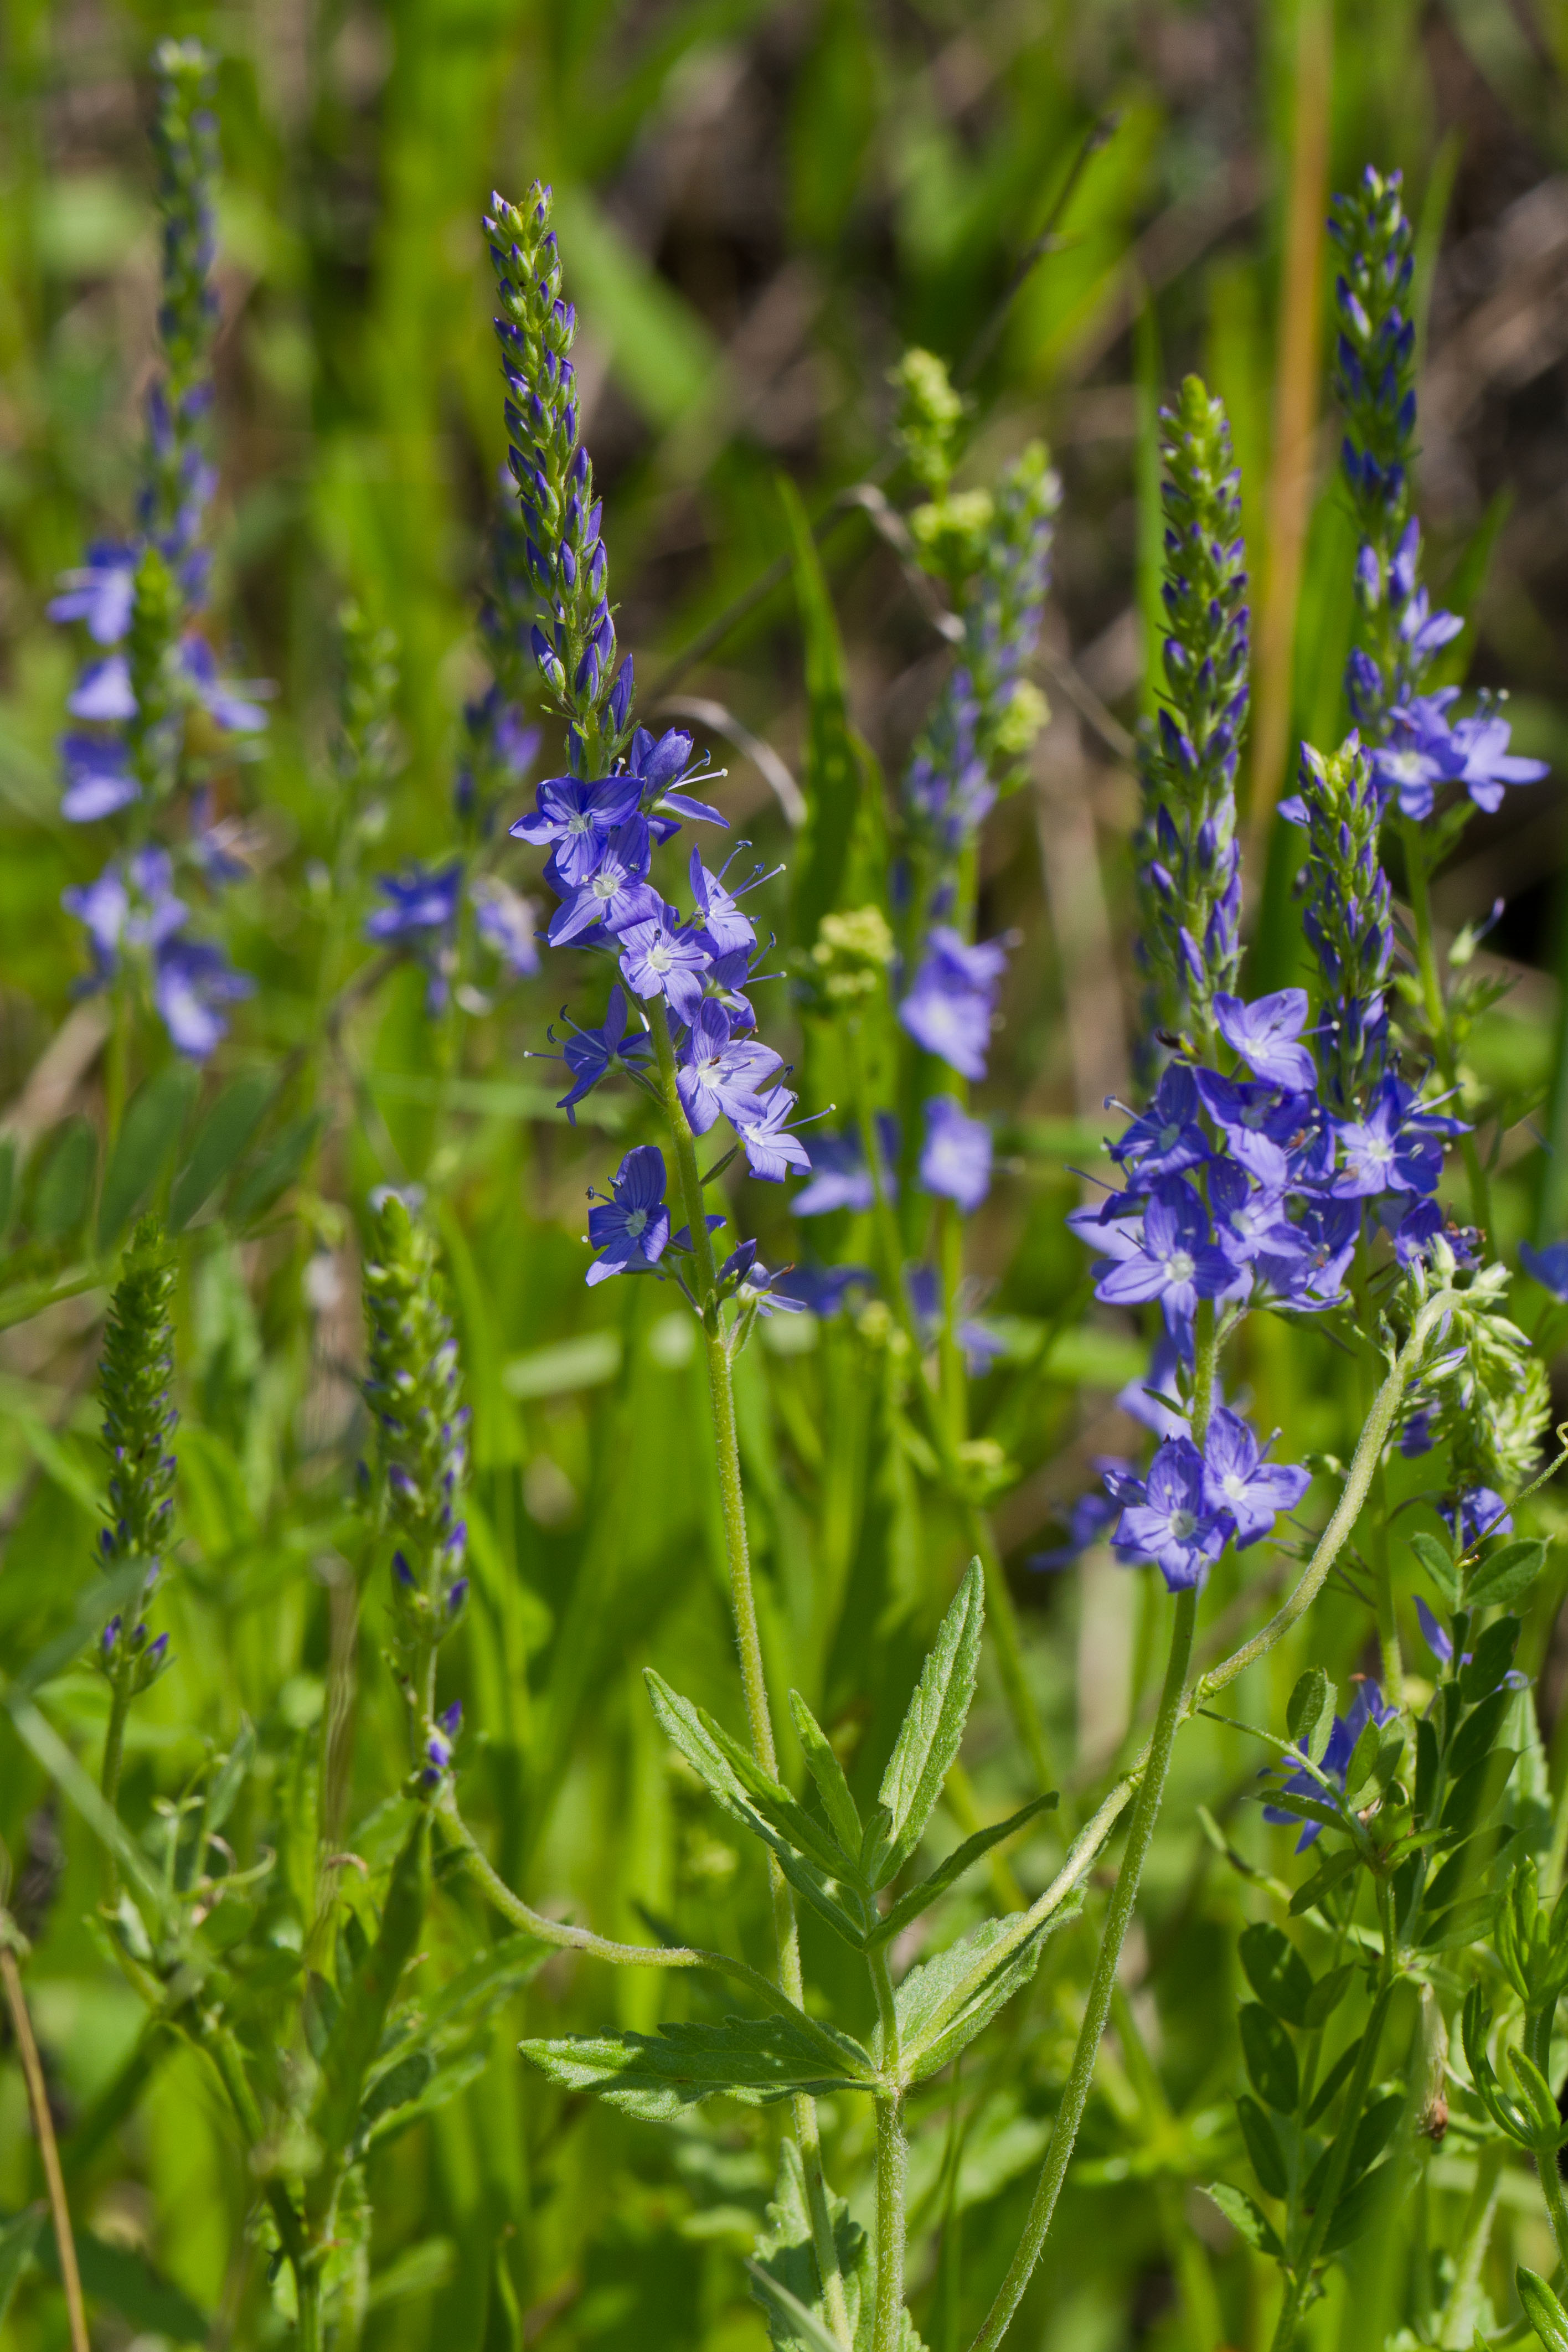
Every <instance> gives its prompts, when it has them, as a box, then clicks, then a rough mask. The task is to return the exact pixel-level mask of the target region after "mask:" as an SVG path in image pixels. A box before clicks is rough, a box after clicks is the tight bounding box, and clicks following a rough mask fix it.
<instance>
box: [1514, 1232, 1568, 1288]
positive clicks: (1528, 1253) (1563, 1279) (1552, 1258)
mask: <svg viewBox="0 0 1568 2352" xmlns="http://www.w3.org/2000/svg"><path fill="white" fill-rule="evenodd" d="M1519 1262H1520V1264H1521V1266H1523V1268H1524V1270H1525V1272H1526V1274H1528V1275H1529V1276H1531V1280H1532V1281H1535V1282H1538V1283H1539V1284H1540V1285H1541V1287H1542V1290H1549V1291H1550V1292H1551V1293H1552V1297H1553V1298H1559V1299H1565V1298H1568V1242H1549V1243H1548V1244H1547V1245H1546V1247H1545V1248H1544V1249H1540V1250H1538V1249H1534V1248H1532V1247H1531V1244H1530V1243H1529V1242H1521V1244H1520V1245H1519Z"/></svg>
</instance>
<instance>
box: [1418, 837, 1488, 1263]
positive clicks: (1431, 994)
mask: <svg viewBox="0 0 1568 2352" xmlns="http://www.w3.org/2000/svg"><path fill="white" fill-rule="evenodd" d="M1401 831H1402V833H1403V835H1404V840H1405V873H1406V877H1407V879H1408V881H1409V884H1410V911H1411V913H1412V915H1413V916H1414V917H1415V961H1416V966H1417V969H1418V971H1419V972H1420V975H1421V997H1422V1007H1423V1010H1424V1012H1425V1013H1426V1026H1427V1028H1428V1030H1429V1031H1430V1032H1431V1036H1432V1049H1433V1052H1434V1053H1435V1054H1436V1057H1437V1067H1438V1068H1439V1070H1441V1072H1442V1074H1443V1083H1444V1085H1445V1086H1447V1087H1449V1088H1453V1087H1457V1086H1458V1082H1459V1057H1458V1047H1457V1046H1456V1045H1455V1042H1454V1029H1453V1024H1452V1022H1451V1021H1450V1019H1449V1017H1448V1005H1447V999H1446V998H1445V996H1444V994H1443V982H1442V976H1441V974H1440V973H1439V971H1438V970H1437V950H1436V941H1435V940H1434V939H1433V937H1432V892H1431V887H1430V883H1431V877H1430V874H1429V872H1428V869H1427V865H1426V842H1425V840H1424V838H1423V836H1422V833H1421V827H1420V825H1419V824H1417V823H1416V821H1415V818H1414V817H1405V818H1403V819H1402V820H1401ZM1459 1150H1460V1154H1461V1156H1462V1157H1463V1160H1464V1162H1465V1173H1466V1175H1467V1176H1468V1179H1469V1184H1470V1215H1471V1216H1472V1218H1473V1219H1474V1220H1475V1222H1476V1223H1477V1224H1478V1225H1479V1227H1480V1229H1481V1232H1482V1233H1483V1234H1485V1235H1486V1236H1487V1237H1488V1239H1489V1238H1490V1235H1491V1230H1492V1203H1491V1186H1490V1183H1489V1181H1488V1178H1487V1171H1486V1170H1485V1168H1484V1167H1483V1166H1482V1165H1481V1155H1480V1153H1479V1150H1477V1148H1476V1139H1475V1136H1474V1134H1473V1133H1472V1132H1471V1131H1470V1130H1469V1129H1466V1130H1465V1132H1464V1134H1463V1135H1461V1137H1460V1138H1459Z"/></svg>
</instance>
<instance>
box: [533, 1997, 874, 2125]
mask: <svg viewBox="0 0 1568 2352" xmlns="http://www.w3.org/2000/svg"><path fill="white" fill-rule="evenodd" d="M519 2046H520V2048H521V2052H522V2054H523V2056H524V2057H525V2058H526V2059H528V2060H529V2061H530V2063H531V2064H533V2065H535V2066H537V2067H538V2068H539V2069H540V2072H541V2073H542V2074H547V2075H548V2076H549V2078H550V2080H551V2081H552V2082H553V2083H559V2084H562V2085H563V2087H564V2088H565V2089H567V2090H570V2091H589V2092H592V2093H593V2094H594V2095H595V2097H596V2098H601V2099H604V2100H606V2101H607V2102H608V2104H609V2105H611V2106H613V2107H619V2108H621V2109H623V2110H624V2112H625V2113H626V2114H627V2115H633V2116H643V2117H644V2118H645V2119H648V2120H652V2121H654V2122H660V2123H668V2122H669V2121H670V2120H671V2118H672V2117H674V2116H679V2115H681V2114H683V2113H684V2112H685V2110H686V2109H687V2108H688V2107H690V2106H693V2105H696V2104H697V2102H698V2101H699V2100H700V2099H708V2098H712V2097H713V2096H715V2095H717V2094H718V2093H721V2092H722V2093H723V2094H724V2095H726V2096H728V2097H731V2098H735V2099H740V2100H742V2101H743V2102H744V2103H745V2104H746V2105H749V2106H763V2105H767V2104H768V2103H769V2102H770V2101H772V2100H774V2099H784V2098H787V2097H788V2096H789V2095H790V2094H791V2092H792V2091H808V2092H810V2093H811V2094H812V2095H814V2096H817V2097H826V2095H828V2094H829V2093H831V2092H834V2091H846V2090H856V2089H860V2090H869V2089H870V2088H871V2087H872V2084H873V2083H874V2081H875V2079H876V2070H875V2069H874V2067H873V2066H872V2063H871V2060H870V2057H869V2055H868V2053H867V2052H866V2051H864V2050H862V2049H861V2048H860V2045H859V2044H858V2042H852V2041H851V2040H850V2039H849V2037H848V2035H847V2034H842V2033H837V2032H832V2031H831V2030H830V2029H829V2028H828V2027H826V2026H823V2025H817V2024H816V2022H815V2021H813V2020H808V2019H806V2018H805V2017H802V2018H801V2019H800V2020H799V2021H795V2020H794V2019H792V2018H788V2017H778V2016H774V2017H758V2018H746V2017H727V2018H726V2019H725V2020H724V2021H723V2023H722V2024H721V2025H698V2024H671V2025H663V2026H661V2027H660V2028H659V2030H658V2032H657V2033H655V2034H648V2033H617V2034H605V2035H601V2036H595V2035H592V2034H572V2035H569V2036H567V2037H565V2038H564V2039H563V2040H560V2041H555V2042H522V2043H521V2044H520V2045H519Z"/></svg>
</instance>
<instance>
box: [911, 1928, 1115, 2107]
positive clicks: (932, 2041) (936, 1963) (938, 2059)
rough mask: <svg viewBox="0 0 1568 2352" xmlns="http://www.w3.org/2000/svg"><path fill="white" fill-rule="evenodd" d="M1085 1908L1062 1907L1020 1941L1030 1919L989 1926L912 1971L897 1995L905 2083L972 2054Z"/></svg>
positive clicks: (921, 2079) (917, 2079)
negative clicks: (1048, 1944) (1049, 1945)
mask: <svg viewBox="0 0 1568 2352" xmlns="http://www.w3.org/2000/svg"><path fill="white" fill-rule="evenodd" d="M1079 1907H1080V1906H1079V1903H1077V1902H1075V1903H1073V1904H1071V1905H1070V1906H1069V1905H1066V1904H1064V1905H1063V1906H1062V1908H1061V1909H1060V1910H1059V1911H1057V1912H1054V1913H1053V1914H1052V1915H1051V1916H1050V1917H1049V1918H1048V1919H1046V1920H1043V1921H1042V1922H1041V1924H1040V1926H1039V1927H1037V1928H1036V1929H1035V1930H1034V1931H1033V1932H1032V1933H1030V1934H1029V1935H1027V1936H1026V1937H1022V1938H1019V1937H1018V1935H1017V1931H1018V1929H1019V1928H1020V1927H1021V1926H1022V1924H1023V1922H1024V1920H1025V1918H1026V1916H1027V1915H1026V1913H1024V1912H1016V1913H1015V1914H1014V1915H1013V1916H1012V1917H1010V1918H1005V1919H983V1920H982V1921H981V1923H980V1925H979V1927H973V1928H971V1930H970V1932H969V1934H968V1935H967V1936H961V1937H959V1939H958V1941H957V1943H955V1944H952V1945H950V1946H949V1947H948V1948H947V1950H946V1951H945V1952H939V1953H938V1954H937V1955H936V1957H935V1958H934V1959H931V1960H924V1961H922V1962H921V1964H920V1965H919V1967H917V1968H912V1969H910V1972H909V1974H908V1976H906V1977H905V1978H904V1979H903V1981H902V1983H901V1984H900V1986H899V1988H898V1990H897V1992H896V1994H895V1996H894V2005H895V2008H896V2010H897V2012H898V2020H899V2042H900V2072H901V2073H902V2074H903V2076H904V2079H905V2080H906V2081H907V2082H911V2083H919V2082H923V2081H924V2079H925V2077H926V2076H927V2075H928V2074H935V2073H936V2072H937V2070H938V2068H939V2067H942V2066H945V2065H946V2064H947V2062H948V2060H949V2059H950V2058H954V2057H956V2056H957V2054H958V2053H959V2052H960V2051H961V2050H963V2049H965V2048H967V2046H968V2044H969V2043H970V2042H973V2039H974V2037H975V2035H976V2034H977V2033H979V2032H982V2031H983V2030H984V2027H985V2026H987V2025H988V2024H989V2023H990V2022H991V2020H992V2019H993V2018H994V2016H995V2014H996V2012H997V2011H998V2010H999V2009H1000V2008H1001V2007H1002V2006H1003V2004H1004V2002H1005V2001H1007V2000H1011V1999H1012V1996H1013V1995H1014V1993H1015V1992H1016V1991H1017V1990H1018V1989H1019V1987H1020V1986H1021V1985H1024V1984H1026V1983H1027V1982H1028V1980H1029V1979H1030V1978H1031V1977H1032V1976H1033V1975H1034V1972H1035V1969H1036V1968H1037V1965H1038V1961H1039V1957H1040V1952H1041V1949H1042V1948H1043V1946H1044V1944H1045V1941H1046V1938H1047V1936H1050V1935H1054V1934H1055V1933H1056V1931H1057V1930H1058V1928H1059V1927H1063V1926H1064V1925H1065V1924H1066V1922H1067V1920H1068V1918H1071V1917H1076V1916H1077V1914H1078V1911H1079Z"/></svg>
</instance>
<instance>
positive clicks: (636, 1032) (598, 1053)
mask: <svg viewBox="0 0 1568 2352" xmlns="http://www.w3.org/2000/svg"><path fill="white" fill-rule="evenodd" d="M561 1017H562V1019H563V1021H565V1022H566V1025H567V1027H568V1028H569V1029H570V1030H571V1032H572V1034H571V1036H570V1037H568V1039H567V1040H566V1043H565V1045H563V1048H562V1054H563V1059H564V1061H565V1064H566V1066H567V1068H568V1069H569V1070H570V1071H571V1073H572V1084H571V1087H569V1089H568V1090H567V1092H566V1093H565V1094H563V1096H562V1097H561V1099H560V1101H559V1102H558V1103H557V1104H556V1106H555V1108H556V1109H557V1110H563V1111H564V1112H565V1114H566V1116H567V1118H569V1119H570V1120H571V1122H572V1124H573V1126H574V1127H575V1126H576V1124H577V1105H578V1104H579V1103H580V1102H581V1101H582V1100H583V1098H584V1096H585V1095H590V1094H592V1093H593V1091H594V1088H595V1087H596V1086H597V1085H598V1084H599V1082H600V1080H601V1079H603V1078H606V1077H608V1076H609V1075H610V1073H611V1071H612V1070H613V1069H615V1068H616V1065H617V1064H618V1065H619V1066H620V1067H621V1068H622V1069H623V1070H625V1071H626V1074H627V1076H631V1077H635V1076H637V1072H638V1071H639V1070H641V1069H643V1068H645V1067H646V1066H647V1064H648V1063H649V1062H651V1061H652V1059H653V1039H652V1038H651V1037H650V1036H649V1035H648V1034H647V1030H646V1029H633V1030H632V1031H631V1033H630V1034H629V1035H628V1034H627V1028H626V991H625V989H623V988H622V987H621V985H620V982H618V981H617V982H616V985H615V986H614V987H613V988H612V989H611V991H610V1001H609V1003H608V1004H607V1005H606V1007H605V1018H604V1020H603V1022H602V1023H601V1024H600V1026H599V1027H598V1028H597V1029H579V1028H578V1026H577V1024H576V1023H575V1022H574V1021H572V1020H570V1019H569V1018H568V1016H567V1015H566V1014H565V1013H563V1014H562V1016H561ZM550 1034H551V1037H552V1039H553V1037H554V1034H555V1033H554V1031H553V1030H552V1031H551V1033H550Z"/></svg>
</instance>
